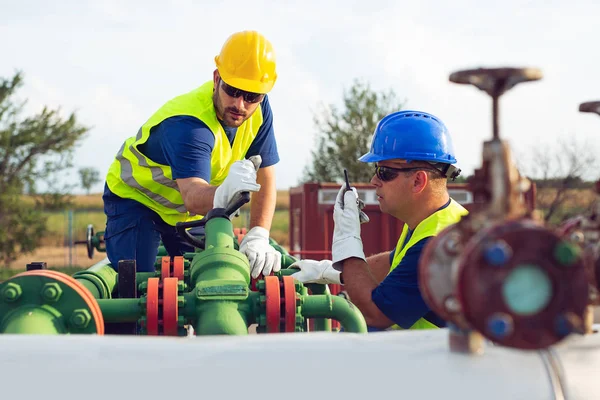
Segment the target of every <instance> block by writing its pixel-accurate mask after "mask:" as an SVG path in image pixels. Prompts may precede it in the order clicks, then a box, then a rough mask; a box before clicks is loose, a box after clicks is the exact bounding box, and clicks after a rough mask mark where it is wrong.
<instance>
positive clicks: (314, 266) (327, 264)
mask: <svg viewBox="0 0 600 400" xmlns="http://www.w3.org/2000/svg"><path fill="white" fill-rule="evenodd" d="M288 268H297V269H299V270H300V272H296V273H294V274H292V275H291V277H292V278H294V279H298V280H299V281H300V282H302V283H323V284H326V283H337V284H338V285H341V282H340V271H338V270H335V269H334V268H333V265H332V263H331V261H330V260H323V261H315V260H300V261H296V262H295V263H293V264H292V265H290V266H289V267H288Z"/></svg>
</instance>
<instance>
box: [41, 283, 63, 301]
mask: <svg viewBox="0 0 600 400" xmlns="http://www.w3.org/2000/svg"><path fill="white" fill-rule="evenodd" d="M41 295H42V297H43V298H44V300H46V301H47V302H50V303H56V302H57V301H58V300H59V299H60V296H61V295H62V289H61V288H60V285H59V284H58V283H56V282H50V283H46V284H45V285H44V287H43V288H42V292H41Z"/></svg>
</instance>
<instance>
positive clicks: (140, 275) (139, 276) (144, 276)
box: [135, 272, 159, 285]
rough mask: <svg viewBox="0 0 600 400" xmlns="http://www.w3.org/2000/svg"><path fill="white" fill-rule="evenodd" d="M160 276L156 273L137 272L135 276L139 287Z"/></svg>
mask: <svg viewBox="0 0 600 400" xmlns="http://www.w3.org/2000/svg"><path fill="white" fill-rule="evenodd" d="M158 276H159V275H158V274H157V273H156V272H137V273H136V274H135V282H136V283H137V284H138V285H139V284H140V283H143V282H148V279H150V278H158Z"/></svg>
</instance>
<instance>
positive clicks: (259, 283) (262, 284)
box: [256, 280, 266, 292]
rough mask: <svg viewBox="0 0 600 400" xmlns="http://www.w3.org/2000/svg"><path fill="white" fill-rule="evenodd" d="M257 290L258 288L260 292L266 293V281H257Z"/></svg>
mask: <svg viewBox="0 0 600 400" xmlns="http://www.w3.org/2000/svg"><path fill="white" fill-rule="evenodd" d="M256 288H257V289H258V290H260V291H262V292H264V291H265V288H266V286H265V281H264V280H260V281H257V282H256Z"/></svg>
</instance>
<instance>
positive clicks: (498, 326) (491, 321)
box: [487, 313, 514, 339]
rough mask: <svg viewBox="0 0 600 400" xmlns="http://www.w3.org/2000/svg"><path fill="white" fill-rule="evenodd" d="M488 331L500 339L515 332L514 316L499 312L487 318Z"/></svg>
mask: <svg viewBox="0 0 600 400" xmlns="http://www.w3.org/2000/svg"><path fill="white" fill-rule="evenodd" d="M487 327H488V331H489V332H490V333H491V334H492V335H493V336H494V337H497V338H498V339H504V338H505V337H507V336H510V335H511V334H512V332H513V329H514V325H513V320H512V317H511V316H510V315H508V314H503V313H498V314H494V315H492V316H491V317H490V318H488V320H487Z"/></svg>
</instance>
